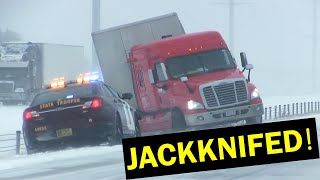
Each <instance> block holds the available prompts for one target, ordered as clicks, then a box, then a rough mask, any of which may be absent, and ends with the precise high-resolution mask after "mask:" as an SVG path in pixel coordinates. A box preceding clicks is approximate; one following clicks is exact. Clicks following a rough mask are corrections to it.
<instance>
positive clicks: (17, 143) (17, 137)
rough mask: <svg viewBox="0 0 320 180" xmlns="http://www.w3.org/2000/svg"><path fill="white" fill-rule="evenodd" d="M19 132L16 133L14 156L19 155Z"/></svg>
mask: <svg viewBox="0 0 320 180" xmlns="http://www.w3.org/2000/svg"><path fill="white" fill-rule="evenodd" d="M20 138H21V131H17V132H16V154H20Z"/></svg>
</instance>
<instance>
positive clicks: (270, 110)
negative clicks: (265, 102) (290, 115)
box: [269, 107, 272, 119]
mask: <svg viewBox="0 0 320 180" xmlns="http://www.w3.org/2000/svg"><path fill="white" fill-rule="evenodd" d="M271 113H272V108H271V107H269V119H272V117H271V116H272V114H271Z"/></svg>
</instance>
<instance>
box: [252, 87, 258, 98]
mask: <svg viewBox="0 0 320 180" xmlns="http://www.w3.org/2000/svg"><path fill="white" fill-rule="evenodd" d="M259 97H260V94H259V91H258V89H257V88H255V89H254V90H253V91H252V93H251V99H256V98H259Z"/></svg>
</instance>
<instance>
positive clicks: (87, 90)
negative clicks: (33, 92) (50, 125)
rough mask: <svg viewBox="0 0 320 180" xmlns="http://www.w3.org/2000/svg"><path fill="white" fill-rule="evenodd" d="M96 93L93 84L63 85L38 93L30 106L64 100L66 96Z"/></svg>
mask: <svg viewBox="0 0 320 180" xmlns="http://www.w3.org/2000/svg"><path fill="white" fill-rule="evenodd" d="M96 94H97V86H94V85H81V86H79V85H77V86H71V87H65V88H61V89H55V90H52V91H48V92H45V93H42V94H39V95H38V96H36V97H35V99H34V101H33V102H32V104H31V106H37V105H40V104H44V103H48V102H53V101H59V100H64V99H68V98H81V97H90V96H94V95H96Z"/></svg>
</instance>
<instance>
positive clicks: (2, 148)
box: [0, 101, 320, 154]
mask: <svg viewBox="0 0 320 180" xmlns="http://www.w3.org/2000/svg"><path fill="white" fill-rule="evenodd" d="M314 113H320V102H319V101H316V102H301V103H292V104H283V105H276V106H273V107H265V108H264V115H263V117H262V118H263V120H276V119H282V118H288V117H295V116H303V115H307V114H314ZM13 142H15V143H13ZM2 144H8V145H2ZM21 149H25V146H24V143H23V137H21V131H16V134H2V135H0V153H3V152H12V151H15V152H16V154H20V150H21Z"/></svg>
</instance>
